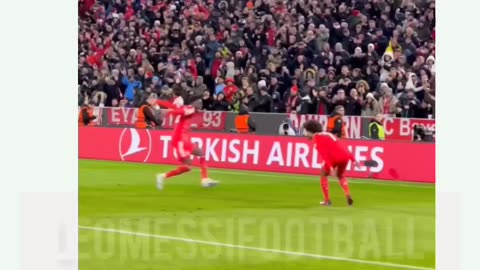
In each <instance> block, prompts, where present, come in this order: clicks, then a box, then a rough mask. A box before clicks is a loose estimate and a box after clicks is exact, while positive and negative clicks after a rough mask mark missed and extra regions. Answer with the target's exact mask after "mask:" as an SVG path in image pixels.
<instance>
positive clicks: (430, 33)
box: [78, 0, 435, 117]
mask: <svg viewBox="0 0 480 270" xmlns="http://www.w3.org/2000/svg"><path fill="white" fill-rule="evenodd" d="M434 37H435V2H434V0H423V1H418V0H401V1H389V0H357V1H338V0H327V1H318V0H292V1H286V2H283V1H272V0H261V1H260V0H257V1H246V0H240V1H231V0H224V1H218V0H208V1H206V0H185V1H174V0H166V1H159V0H141V1H140V0H132V1H130V0H116V1H100V0H97V1H95V0H80V1H79V33H78V44H79V50H78V51H79V53H78V59H79V67H78V70H79V82H78V84H79V85H80V86H81V87H82V89H81V90H80V95H79V99H84V98H85V97H86V96H88V97H91V96H92V94H93V93H94V92H95V91H99V92H104V93H105V94H106V95H107V97H106V99H105V105H106V106H115V105H117V106H120V105H126V106H133V105H137V106H138V103H137V104H133V103H134V102H133V99H134V97H135V93H136V92H137V91H146V90H147V88H150V90H149V91H151V92H153V93H157V94H160V96H162V93H161V92H162V90H161V89H162V87H163V86H165V85H167V86H169V87H174V86H175V85H184V86H185V87H186V88H188V89H189V90H188V91H185V93H184V94H183V95H184V96H183V98H186V97H187V96H188V95H191V94H194V93H197V92H199V93H202V92H203V91H204V90H205V87H206V88H207V89H208V90H209V91H210V94H211V96H216V95H218V94H219V93H220V92H223V93H224V95H226V99H225V100H226V102H227V103H229V104H228V105H229V106H228V107H229V110H233V109H238V105H235V106H231V105H233V104H232V103H235V102H237V101H238V99H234V98H233V97H235V92H236V90H240V89H243V90H244V91H245V92H247V90H246V89H247V88H248V87H252V90H253V92H254V93H253V95H254V96H256V97H260V91H259V90H258V89H260V88H261V87H258V89H257V85H258V83H259V81H263V82H264V84H263V83H262V85H263V86H264V87H266V88H267V90H268V91H267V94H268V95H270V96H271V97H272V99H273V103H274V105H273V109H271V110H269V111H272V112H275V111H283V108H282V107H285V111H287V112H294V113H295V112H297V106H299V105H300V101H301V100H302V99H301V97H302V96H303V97H306V96H308V97H309V98H310V100H311V102H312V104H311V106H310V109H309V112H310V113H320V114H330V113H332V110H333V108H334V105H333V104H336V103H338V104H343V105H345V106H346V110H347V114H349V115H350V114H351V115H358V107H355V108H357V109H356V110H353V111H352V110H351V108H350V107H349V106H347V104H350V101H352V100H351V98H352V96H351V94H350V92H351V89H352V88H355V89H356V90H357V95H358V96H359V99H361V100H362V99H363V100H365V101H366V100H367V95H368V94H369V93H372V94H373V96H374V98H376V99H377V100H379V101H380V103H381V107H382V110H383V111H384V113H385V114H391V115H397V116H403V117H413V116H415V117H428V115H430V114H432V113H431V112H432V108H434V105H435V104H434V103H435V99H434V95H433V94H431V93H427V91H430V92H433V93H434V91H432V89H433V88H434V86H433V85H434V78H435V77H434V74H435V40H434ZM154 67H156V69H154ZM119 71H122V72H119ZM412 74H414V75H415V76H416V77H417V78H419V79H413V77H414V76H413V75H412ZM422 76H424V77H425V76H426V81H424V80H422ZM201 78H203V81H202V79H201ZM243 78H246V80H244V79H243ZM112 80H113V83H112ZM227 80H229V81H231V82H227V84H229V83H230V86H229V87H228V88H227V90H224V88H225V86H226V84H224V82H226V81H227ZM232 80H233V81H232ZM414 80H415V81H414ZM244 82H248V83H244ZM382 83H386V84H387V87H388V88H389V89H391V92H392V97H390V94H389V93H387V94H386V95H385V93H384V90H382V86H381V84H382ZM411 84H414V85H413V88H414V92H415V96H416V98H417V99H418V101H419V102H420V106H421V109H422V110H420V113H418V114H415V115H412V114H410V113H404V112H403V110H402V109H401V108H400V107H396V108H394V107H395V106H386V105H385V104H383V103H382V102H387V103H388V102H391V101H394V100H395V99H396V98H400V95H401V94H405V93H403V92H404V91H405V90H406V88H407V89H408V88H409V87H411ZM292 86H293V88H294V89H296V90H295V91H291V89H292ZM407 86H408V87H407ZM322 87H325V97H322V98H320V92H322V91H312V89H318V90H320V89H321V88H322ZM383 88H385V87H383ZM339 89H343V92H344V94H345V96H346V97H345V99H344V100H343V99H342V95H343V94H342V93H340V95H339V93H338V90H339ZM245 94H247V93H245ZM322 95H323V93H322ZM247 96H248V94H247ZM432 97H433V98H432ZM320 99H321V102H320V103H318V101H319V100H320ZM114 100H117V101H116V102H113V101H114ZM325 100H330V101H331V102H333V104H328V102H325ZM292 101H294V102H292ZM114 104H115V105H114ZM319 104H320V106H318V105H319ZM353 104H357V103H356V102H354V103H353ZM371 104H372V102H370V105H371ZM422 104H425V105H422ZM249 105H250V104H249ZM280 105H282V106H280ZM390 105H391V104H390ZM363 106H364V107H365V102H363ZM425 106H426V107H425ZM367 107H368V106H367ZM423 107H425V108H423ZM325 110H326V111H325ZM362 114H363V111H362Z"/></svg>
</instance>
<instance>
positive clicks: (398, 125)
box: [288, 113, 435, 141]
mask: <svg viewBox="0 0 480 270" xmlns="http://www.w3.org/2000/svg"><path fill="white" fill-rule="evenodd" d="M288 118H289V119H290V120H291V121H292V125H293V126H294V127H295V128H297V129H300V128H301V127H302V126H303V123H305V121H308V120H312V119H314V120H317V121H319V122H320V123H321V124H322V126H324V127H325V126H327V121H328V116H327V115H299V114H295V113H292V114H289V115H288ZM343 119H344V120H345V124H346V128H347V138H351V139H360V138H362V136H365V137H367V136H368V134H363V132H362V131H363V130H362V127H363V124H365V122H366V125H368V124H369V122H370V120H371V118H368V117H360V116H345V117H344V118H343ZM415 125H424V126H425V127H426V128H429V129H432V130H435V120H432V119H412V118H385V120H384V122H383V126H384V128H385V139H387V140H396V141H412V138H413V126H415Z"/></svg>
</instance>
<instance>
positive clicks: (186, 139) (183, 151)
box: [157, 97, 218, 190]
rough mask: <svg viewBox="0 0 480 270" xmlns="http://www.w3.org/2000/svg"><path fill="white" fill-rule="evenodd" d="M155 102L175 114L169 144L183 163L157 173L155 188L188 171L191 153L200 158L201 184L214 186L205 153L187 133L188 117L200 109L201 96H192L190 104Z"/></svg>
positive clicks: (161, 187)
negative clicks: (174, 122)
mask: <svg viewBox="0 0 480 270" xmlns="http://www.w3.org/2000/svg"><path fill="white" fill-rule="evenodd" d="M157 104H158V105H159V106H161V107H165V108H167V109H169V111H170V113H172V114H174V115H176V118H177V120H176V122H177V123H176V125H175V127H174V129H173V136H172V141H171V145H172V147H173V151H174V152H175V153H176V155H177V158H178V160H179V161H180V162H181V163H183V165H181V166H179V167H177V168H176V169H174V170H172V171H169V172H167V173H164V174H158V175H157V188H158V189H160V190H161V189H163V182H164V181H165V179H168V178H171V177H174V176H177V175H180V174H183V173H186V172H189V171H190V170H191V168H190V166H191V164H192V159H191V158H190V156H191V155H193V156H197V157H198V158H199V159H200V172H201V177H202V178H201V180H202V182H201V184H202V186H203V187H214V186H216V185H217V184H218V182H217V181H214V180H212V179H210V178H209V177H208V171H207V166H206V163H205V155H204V154H203V151H202V149H200V148H199V147H198V146H196V145H194V144H193V143H192V141H191V140H190V136H189V135H188V132H189V129H190V119H191V118H192V117H193V116H194V114H195V113H196V112H197V111H199V110H200V109H202V99H201V97H192V99H191V102H190V105H187V106H178V105H175V104H172V103H171V102H168V101H163V100H158V101H157Z"/></svg>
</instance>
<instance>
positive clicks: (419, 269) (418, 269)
mask: <svg viewBox="0 0 480 270" xmlns="http://www.w3.org/2000/svg"><path fill="white" fill-rule="evenodd" d="M78 228H79V229H83V230H89V231H97V232H105V233H116V234H123V235H133V236H138V237H145V238H155V239H163V240H171V241H178V242H185V243H192V244H200V245H208V246H217V247H226V248H234V249H245V250H251V251H259V252H268V253H277V254H285V255H290V256H300V257H308V258H315V259H320V260H330V261H341V262H351V263H357V264H365V265H375V266H385V267H391V268H397V269H412V270H434V268H428V267H421V266H414V265H406V264H396V263H389V262H379V261H368V260H360V259H352V258H342V257H335V256H326V255H320V254H313V253H303V252H294V251H287V250H279V249H268V248H261V247H251V246H243V245H234V244H227V243H221V242H213V241H204V240H196V239H191V238H183V237H175V236H168V235H158V234H148V233H141V232H131V231H125V230H117V229H109V228H100V227H89V226H78Z"/></svg>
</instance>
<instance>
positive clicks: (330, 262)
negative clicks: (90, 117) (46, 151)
mask: <svg viewBox="0 0 480 270" xmlns="http://www.w3.org/2000/svg"><path fill="white" fill-rule="evenodd" d="M171 168H174V166H166V165H152V164H135V163H120V162H106V161H91V160H81V161H80V162H79V226H80V228H79V239H78V240H79V265H80V269H81V270H104V269H115V270H134V269H138V270H140V269H142V270H147V269H155V270H156V269H162V270H163V269H166V270H175V269H176V270H186V269H195V270H197V269H198V270H220V269H222V270H223V269H225V270H240V269H251V270H253V269H261V270H269V269H275V270H280V269H288V270H291V269H304V270H305V269H312V270H313V269H315V270H318V269H328V270H346V269H355V270H380V269H434V267H435V187H434V185H428V184H416V183H404V182H387V181H372V180H356V179H350V190H351V193H352V196H353V198H354V200H355V205H354V207H347V206H346V201H345V199H344V196H343V192H342V190H341V188H340V187H339V185H338V183H337V182H336V180H335V179H333V178H332V179H331V182H330V193H331V197H332V201H333V206H332V207H329V208H325V207H321V206H320V205H319V202H320V201H321V200H322V195H321V190H320V187H319V177H315V176H297V175H282V174H275V173H261V172H253V171H229V170H215V169H212V170H211V171H210V176H211V177H212V178H213V179H216V180H219V181H221V183H220V185H219V186H218V187H215V188H212V189H202V188H201V187H200V181H199V177H200V173H199V171H198V170H194V171H192V172H189V173H187V174H184V175H182V176H180V177H177V178H172V179H169V180H167V181H168V182H166V184H165V189H164V190H162V191H158V190H156V188H155V174H156V173H158V172H165V171H167V170H169V169H171Z"/></svg>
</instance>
